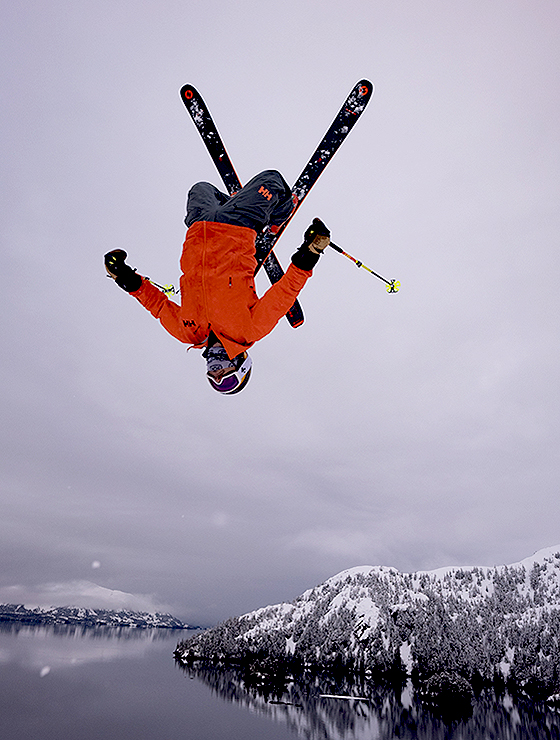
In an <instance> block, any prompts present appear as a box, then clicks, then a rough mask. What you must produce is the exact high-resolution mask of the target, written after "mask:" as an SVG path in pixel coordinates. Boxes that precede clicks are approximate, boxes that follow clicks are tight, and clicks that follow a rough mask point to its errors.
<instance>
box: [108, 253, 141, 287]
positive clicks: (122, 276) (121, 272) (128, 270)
mask: <svg viewBox="0 0 560 740" xmlns="http://www.w3.org/2000/svg"><path fill="white" fill-rule="evenodd" d="M126 256H127V255H126V252H125V251H124V249H113V251H112V252H107V254H106V255H105V269H106V270H107V276H108V277H110V278H112V279H113V280H114V281H115V282H116V284H117V285H118V286H119V288H122V289H123V290H126V292H127V293H135V292H136V291H137V290H138V289H139V288H140V286H141V285H142V277H141V276H140V275H139V274H138V273H137V272H136V270H133V269H132V267H129V266H128V265H127V264H125V259H126Z"/></svg>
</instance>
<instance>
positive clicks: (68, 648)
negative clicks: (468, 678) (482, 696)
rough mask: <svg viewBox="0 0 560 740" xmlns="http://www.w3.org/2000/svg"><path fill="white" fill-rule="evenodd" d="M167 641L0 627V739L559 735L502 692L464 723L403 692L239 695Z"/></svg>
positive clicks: (544, 714) (233, 682)
mask: <svg viewBox="0 0 560 740" xmlns="http://www.w3.org/2000/svg"><path fill="white" fill-rule="evenodd" d="M177 640H178V635H177V633H169V632H166V631H164V630H161V631H151V632H145V631H133V630H121V631H120V632H119V631H115V630H113V631H111V632H109V631H105V632H103V631H92V630H83V631H82V630H74V631H72V630H70V631H69V630H58V631H55V630H54V629H52V628H50V629H45V628H40V629H29V628H24V629H20V630H17V631H14V630H12V631H6V630H3V631H2V630H0V737H2V738H6V740H19V738H21V739H22V740H51V738H52V740H55V739H56V740H66V739H67V738H68V739H70V738H72V740H74V738H75V739H76V740H90V738H91V739H92V740H93V738H95V740H99V738H103V740H113V739H114V740H117V738H118V740H132V738H134V740H143V739H146V740H147V739H148V738H149V739H150V740H151V739H156V738H157V739H159V738H162V740H175V738H181V740H238V739H239V740H287V739H288V738H291V739H292V740H293V738H306V739H307V740H385V739H387V740H389V738H391V739H392V738H397V737H398V738H407V739H410V740H412V738H414V740H424V739H425V740H428V739H429V740H438V739H439V738H441V739H442V740H443V739H445V740H452V739H453V740H455V739H456V740H459V739H461V740H462V739H463V738H464V739H465V740H466V739H469V740H486V738H488V740H490V738H492V739H493V740H494V739H495V740H499V739H500V738H504V739H507V740H518V739H519V740H537V739H540V738H543V739H544V738H554V739H560V715H558V714H556V713H553V712H549V711H547V710H545V709H535V708H532V707H529V706H527V707H523V706H520V705H519V706H516V705H514V703H513V702H512V701H511V700H510V699H509V698H507V697H505V698H504V697H502V698H501V699H500V700H499V701H498V702H495V701H493V700H492V701H491V700H490V699H487V700H479V701H478V702H477V703H476V704H475V706H474V708H473V712H472V715H471V716H470V717H469V718H466V719H463V720H455V721H451V722H443V721H442V720H441V719H439V718H438V717H436V716H433V715H432V714H431V713H430V712H428V711H427V710H425V709H424V708H423V707H422V706H420V705H417V704H416V703H415V702H414V700H413V697H412V695H411V692H410V691H408V690H406V689H405V691H404V692H403V693H402V694H401V693H400V692H399V694H398V696H397V695H395V694H385V693H379V694H376V693H375V692H374V693H371V694H370V695H369V696H368V701H367V702H366V701H356V700H352V701H348V700H342V699H333V698H321V697H320V693H334V692H333V691H332V687H325V686H306V687H298V686H295V685H293V684H288V685H286V686H284V687H275V689H273V690H272V693H271V688H270V687H265V688H263V686H261V685H258V683H257V684H255V685H253V686H251V687H250V688H247V683H246V681H244V680H243V679H242V678H241V677H239V676H238V675H236V674H234V673H232V672H228V673H223V672H212V671H205V672H198V673H196V674H194V673H189V672H187V671H184V670H182V669H180V668H178V667H177V666H176V664H175V662H174V660H173V650H174V648H175V645H176V643H177ZM274 690H276V691H277V692H278V691H279V692H280V693H274ZM349 693H350V692H349Z"/></svg>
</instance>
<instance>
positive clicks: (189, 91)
mask: <svg viewBox="0 0 560 740" xmlns="http://www.w3.org/2000/svg"><path fill="white" fill-rule="evenodd" d="M179 95H180V96H181V99H182V100H183V102H185V101H187V102H188V101H189V100H192V99H193V98H194V97H195V96H196V95H198V93H197V91H196V89H195V88H194V87H193V86H192V85H183V87H182V88H181V90H180V92H179Z"/></svg>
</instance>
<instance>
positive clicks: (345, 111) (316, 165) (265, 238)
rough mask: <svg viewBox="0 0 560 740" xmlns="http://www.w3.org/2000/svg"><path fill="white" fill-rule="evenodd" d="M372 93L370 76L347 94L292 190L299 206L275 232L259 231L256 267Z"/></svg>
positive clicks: (276, 239) (301, 201)
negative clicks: (260, 232)
mask: <svg viewBox="0 0 560 740" xmlns="http://www.w3.org/2000/svg"><path fill="white" fill-rule="evenodd" d="M372 94H373V85H372V83H371V82H369V80H360V82H358V83H357V84H356V85H355V86H354V88H353V90H352V92H351V93H350V95H349V96H348V97H347V98H346V100H345V102H344V105H343V106H342V108H341V109H340V111H339V112H338V115H337V116H336V118H335V119H334V121H333V122H332V124H331V126H330V128H329V130H328V131H327V133H326V134H325V135H324V137H323V139H322V141H321V143H320V144H319V146H318V147H317V149H316V150H315V153H314V154H313V156H312V157H311V159H310V160H309V162H308V163H307V165H306V166H305V168H304V170H303V172H302V173H301V175H300V176H299V177H298V179H297V180H296V183H295V185H294V186H293V188H292V193H293V194H294V195H295V196H296V198H297V201H296V207H295V209H294V211H293V213H292V215H291V216H290V218H289V219H288V220H287V221H285V222H284V223H283V224H282V226H281V227H280V229H279V230H278V231H277V232H276V234H273V233H272V232H271V231H270V230H269V229H267V230H265V231H263V232H262V234H259V235H258V237H257V244H256V257H257V262H258V265H257V271H258V270H259V269H260V268H261V266H262V265H263V264H264V265H265V267H266V264H267V262H268V258H269V256H270V254H271V253H272V248H273V247H274V245H275V243H276V242H277V241H278V239H279V238H280V236H281V235H282V232H283V231H284V229H285V228H286V226H287V225H288V224H289V222H290V221H291V219H292V218H293V216H294V214H295V212H296V211H297V209H298V208H299V207H300V206H301V204H302V203H303V201H304V200H305V198H306V196H307V194H308V193H309V191H310V190H311V188H312V187H313V185H314V184H315V183H316V182H317V180H318V179H319V177H320V175H321V173H322V172H323V170H324V169H325V167H326V166H327V165H328V163H329V162H330V160H331V159H332V157H333V156H334V154H335V153H336V152H337V150H338V148H339V147H340V145H341V144H342V142H343V141H344V139H345V138H346V137H347V136H348V134H349V133H350V131H351V130H352V128H353V127H354V125H355V123H356V121H357V120H358V118H359V117H360V116H361V114H362V113H363V112H364V110H365V107H366V105H367V104H368V103H369V101H370V98H371V96H372Z"/></svg>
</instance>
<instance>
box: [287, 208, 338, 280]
mask: <svg viewBox="0 0 560 740" xmlns="http://www.w3.org/2000/svg"><path fill="white" fill-rule="evenodd" d="M330 235H331V232H330V231H329V230H328V228H327V227H326V226H325V224H324V223H323V222H322V221H321V219H319V218H314V219H313V223H312V224H311V226H309V227H308V229H307V230H306V232H305V234H304V235H303V244H302V245H301V247H300V248H299V249H298V250H297V252H296V253H295V254H294V255H292V262H293V264H294V265H295V266H296V267H299V268H300V270H312V269H313V268H314V267H315V265H316V264H317V262H318V261H319V257H320V256H321V254H322V253H323V250H324V249H326V248H327V247H328V245H329V243H330Z"/></svg>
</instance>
